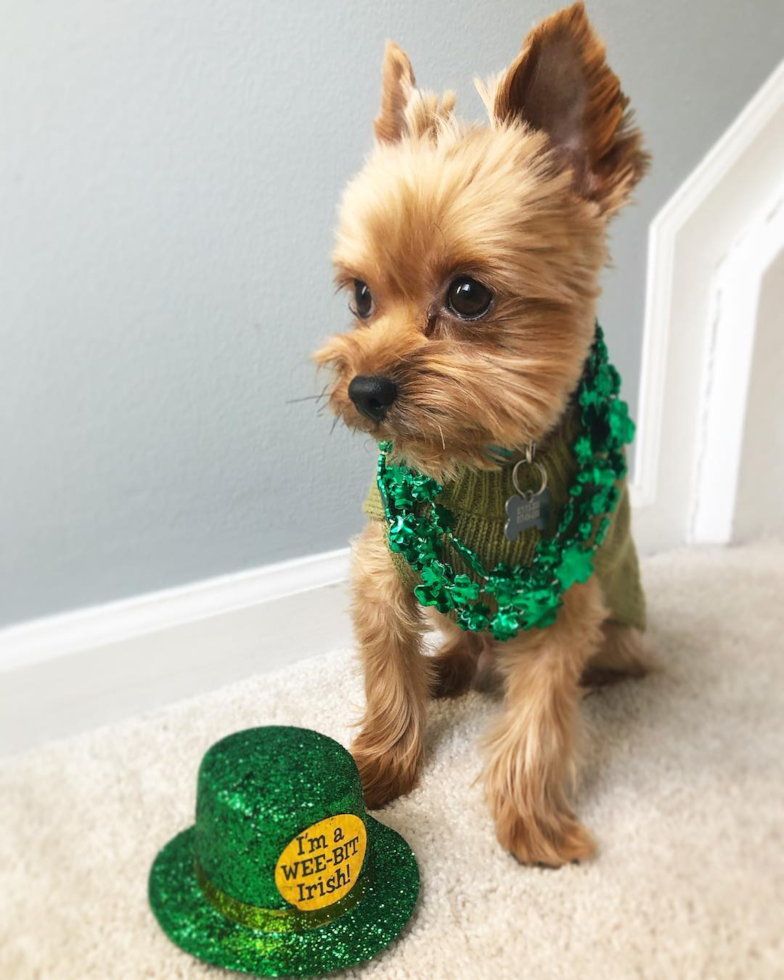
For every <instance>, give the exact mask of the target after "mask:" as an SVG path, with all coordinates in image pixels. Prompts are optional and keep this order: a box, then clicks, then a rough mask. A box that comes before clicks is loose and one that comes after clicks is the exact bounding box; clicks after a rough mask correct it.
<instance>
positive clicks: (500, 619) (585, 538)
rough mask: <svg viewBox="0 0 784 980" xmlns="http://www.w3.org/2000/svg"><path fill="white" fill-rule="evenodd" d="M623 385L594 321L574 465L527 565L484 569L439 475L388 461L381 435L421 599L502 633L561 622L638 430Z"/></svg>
mask: <svg viewBox="0 0 784 980" xmlns="http://www.w3.org/2000/svg"><path fill="white" fill-rule="evenodd" d="M620 389H621V378H620V375H619V374H618V372H617V371H616V369H615V368H614V367H613V366H612V364H610V362H609V359H608V355H607V345H606V344H605V342H604V336H603V334H602V329H601V327H600V326H599V324H598V323H597V324H596V336H595V338H594V341H593V345H592V347H591V350H590V353H589V355H588V358H587V360H586V363H585V370H584V372H583V377H582V380H581V382H580V385H579V388H578V392H577V403H578V405H579V407H580V430H581V431H580V433H579V435H578V436H577V438H576V440H575V443H574V446H573V452H574V456H575V459H576V461H577V467H578V469H577V474H576V476H575V479H574V482H573V483H572V485H571V486H570V488H569V500H568V502H567V504H566V506H565V507H564V508H563V511H562V513H561V515H560V520H559V523H558V528H557V530H556V532H555V534H554V535H553V536H552V537H550V538H546V537H544V536H543V537H541V538H540V540H539V543H538V544H537V546H536V550H535V553H534V557H533V560H532V562H531V564H530V565H527V566H526V565H516V566H514V567H512V568H510V567H509V566H508V565H505V564H503V563H499V564H497V565H495V566H494V567H493V568H492V569H490V570H487V569H485V567H484V566H483V564H482V562H481V561H480V560H479V557H478V555H477V554H476V553H475V552H474V551H473V550H472V549H471V548H469V547H468V546H467V545H466V544H465V543H464V542H463V541H461V540H460V538H459V537H457V536H456V535H455V534H454V533H453V531H452V527H453V524H454V518H453V515H452V513H451V511H449V510H448V509H447V508H446V507H444V506H443V505H442V504H439V503H438V497H439V496H440V494H441V493H442V492H443V489H444V488H443V487H442V486H441V484H440V483H438V481H437V480H434V479H431V478H430V477H428V476H425V475H424V474H422V473H418V472H417V471H416V470H412V469H409V468H408V467H406V466H400V465H394V464H392V463H390V462H389V461H388V457H389V456H390V455H391V454H392V452H393V444H392V443H391V442H388V441H387V442H381V443H379V449H380V450H381V452H380V455H379V457H378V468H377V481H378V489H379V492H380V494H381V500H382V502H383V505H384V512H385V514H386V520H387V526H388V530H387V534H388V540H389V547H390V550H391V551H394V552H397V553H398V554H400V555H401V556H402V557H403V558H404V559H405V560H406V562H407V563H408V564H409V565H410V566H411V568H412V569H414V571H416V572H418V574H419V577H420V580H421V583H420V584H419V585H417V586H416V588H415V589H414V594H415V595H416V598H417V599H418V601H419V602H420V603H421V604H422V605H423V606H434V607H435V608H436V609H437V610H438V611H439V612H442V613H452V614H453V615H454V616H455V617H456V621H457V624H458V625H459V626H460V627H462V628H463V629H465V630H471V631H472V632H475V633H481V632H484V631H489V632H491V633H492V635H493V636H494V637H495V639H496V640H509V639H511V638H512V637H514V636H517V634H518V633H519V631H520V630H528V629H532V628H533V627H537V628H538V629H543V628H544V627H546V626H549V625H550V624H551V623H553V622H555V618H556V616H557V614H558V610H559V609H560V608H561V606H562V605H563V594H564V592H566V590H567V589H569V588H571V586H572V585H573V584H574V583H575V582H587V581H588V579H589V578H590V577H591V574H592V573H593V555H594V552H595V551H596V549H597V548H598V547H599V546H600V545H601V543H602V542H603V541H604V538H605V536H606V534H607V531H608V529H609V527H610V515H611V514H612V512H613V510H614V509H615V506H616V504H617V503H618V498H619V490H618V487H617V483H618V481H619V480H621V479H623V477H624V476H625V475H626V469H627V467H626V457H625V454H624V451H623V447H624V446H625V445H626V444H627V443H630V442H631V441H632V439H633V438H634V423H633V422H632V420H631V419H630V418H629V410H628V407H627V405H626V402H624V401H623V400H622V399H621V398H620V397H619V392H620ZM446 542H448V543H449V545H451V547H452V549H454V551H455V552H456V554H457V555H458V556H459V558H460V560H461V561H462V563H463V565H464V566H465V567H464V569H463V570H462V571H457V570H455V568H454V567H453V566H452V565H451V564H450V562H449V561H448V560H447V559H446V558H445V557H444V545H445V543H446ZM490 597H492V600H494V601H492V605H494V606H496V607H497V609H496V610H495V611H494V610H493V609H491V605H490V604H489V603H491V599H490Z"/></svg>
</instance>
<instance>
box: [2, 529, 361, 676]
mask: <svg viewBox="0 0 784 980" xmlns="http://www.w3.org/2000/svg"><path fill="white" fill-rule="evenodd" d="M348 565H349V549H348V548H341V549H339V550H338V551H328V552H324V553H322V554H317V555H309V556H307V557H306V558H296V559H293V560H291V561H283V562H278V563H276V564H274V565H263V566H261V567H260V568H253V569H250V570H249V571H245V572H237V573H235V574H232V575H221V576H218V577H216V578H211V579H205V580H202V581H200V582H193V583H191V584H189V585H183V586H179V587H177V588H173V589H163V590H161V591H159V592H151V593H149V594H145V595H141V596H135V597H134V598H132V599H125V600H121V601H119V602H109V603H106V604H104V605H101V606H93V607H90V608H87V609H78V610H76V611H74V612H69V613H65V614H63V615H59V616H50V617H47V618H45V619H39V620H33V621H31V622H27V623H21V624H20V625H18V626H11V627H9V628H6V629H4V630H0V673H1V672H3V671H7V670H13V669H17V668H20V667H29V666H30V665H31V664H35V663H40V662H41V661H43V660H51V659H53V658H55V657H60V656H63V655H64V654H68V653H74V652H77V651H83V650H90V649H93V648H95V647H99V646H106V645H110V644H115V643H121V642H123V641H125V640H128V639H131V638H133V637H138V636H142V635H145V634H148V633H159V632H161V631H162V630H168V629H171V628H173V627H176V626H179V625H182V624H192V623H197V622H199V621H200V620H204V619H209V618H211V617H214V616H221V615H224V614H226V613H228V612H232V611H235V610H239V609H247V608H248V607H250V606H259V605H263V604H265V603H269V602H273V601H275V600H279V599H282V598H284V597H286V596H290V595H295V594H297V593H300V592H308V591H312V590H313V589H320V588H323V587H324V586H327V585H332V584H334V583H338V582H344V581H345V580H346V579H347V578H348Z"/></svg>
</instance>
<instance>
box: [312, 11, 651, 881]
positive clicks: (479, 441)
mask: <svg viewBox="0 0 784 980" xmlns="http://www.w3.org/2000/svg"><path fill="white" fill-rule="evenodd" d="M604 54H605V52H604V46H603V44H602V42H601V41H600V40H599V39H598V38H597V37H596V35H595V34H594V33H593V31H592V29H591V27H590V25H589V23H588V20H587V18H586V15H585V11H584V9H583V6H582V4H575V5H574V6H573V7H571V8H569V9H568V10H565V11H562V12H561V13H559V14H556V15H555V16H554V17H551V18H550V19H549V20H547V21H545V22H544V23H543V24H541V25H540V26H539V27H538V28H536V29H535V30H534V31H532V32H531V34H530V35H529V37H528V38H527V39H526V41H525V43H524V45H523V49H522V52H521V53H520V55H519V56H518V57H517V59H516V60H515V61H514V62H513V64H512V65H511V67H510V68H509V69H508V70H507V71H506V72H502V73H500V74H499V75H498V76H496V78H494V79H492V80H491V81H489V82H488V83H487V84H486V85H484V86H479V87H480V93H481V94H482V97H483V99H484V101H485V104H486V106H487V107H488V110H489V112H490V125H489V126H488V127H485V128H482V127H480V126H477V125H468V124H465V123H463V122H461V121H460V120H458V119H457V118H456V116H455V115H454V111H453V110H454V95H453V94H452V93H450V92H447V93H445V94H444V95H443V96H441V97H438V96H436V95H433V94H430V93H424V92H420V91H418V90H417V89H416V88H415V82H414V73H413V70H412V68H411V65H410V63H409V61H408V58H407V57H406V55H405V54H404V53H403V52H402V51H401V50H400V48H398V47H397V46H396V45H393V44H389V45H388V46H387V50H386V53H385V57H384V66H383V88H382V99H381V109H380V112H379V115H378V117H377V119H376V121H375V132H376V143H375V146H374V148H373V150H372V152H371V153H370V155H369V157H368V159H367V161H366V163H365V166H364V167H363V169H362V170H361V171H360V173H359V174H358V175H357V176H356V177H355V178H354V179H353V180H352V181H351V182H350V183H349V185H348V187H347V188H346V191H345V193H344V196H343V201H342V204H341V208H340V219H339V226H338V232H337V241H336V245H335V251H334V263H335V270H336V279H337V282H338V285H339V286H341V287H346V288H347V290H348V291H349V293H351V292H352V291H353V288H354V280H361V281H362V282H364V283H366V284H367V286H368V288H369V290H370V293H371V295H372V299H373V307H372V311H371V312H370V315H369V316H368V317H367V318H366V319H362V320H360V319H358V320H357V322H356V324H355V326H354V329H353V330H350V331H349V332H347V333H343V334H338V335H335V336H333V337H332V338H331V339H330V340H329V341H328V342H327V343H326V344H325V345H324V346H323V347H322V348H321V350H320V351H318V352H317V353H316V354H315V355H314V356H315V359H316V361H317V362H318V363H319V364H320V365H324V366H327V367H329V368H331V370H332V372H333V378H334V383H333V384H332V386H331V389H330V392H329V405H330V408H331V409H332V411H333V412H334V413H335V414H336V415H337V416H338V417H340V418H342V419H343V421H344V422H345V423H346V424H347V425H348V426H350V427H351V428H354V429H358V430H361V431H365V432H370V433H372V434H373V436H374V437H375V438H378V439H381V438H388V439H392V440H394V444H395V452H396V454H398V456H400V457H402V458H403V459H404V460H405V461H406V462H408V463H409V464H410V465H412V466H414V467H416V468H417V469H419V470H421V471H423V472H425V473H428V474H430V475H432V476H436V477H440V478H451V477H454V476H456V475H457V474H458V473H459V472H460V470H461V468H463V467H474V468H492V467H493V466H495V465H496V464H494V463H492V462H491V461H490V459H489V458H488V456H487V455H486V449H487V446H488V445H491V444H492V445H503V446H509V447H520V446H522V445H524V444H526V443H530V442H538V441H540V440H541V439H543V438H544V437H546V435H547V434H548V433H549V432H550V431H551V430H553V429H554V428H555V427H556V426H557V425H558V424H559V422H560V420H561V418H562V416H563V414H564V411H565V409H566V406H567V404H568V401H569V398H570V396H571V394H572V392H573V391H574V389H575V387H576V385H577V383H578V381H579V378H580V375H581V372H582V368H583V363H584V361H585V357H586V354H587V351H588V349H589V346H590V343H591V340H592V338H593V329H594V326H593V325H594V314H595V303H596V298H597V295H598V292H599V288H598V276H599V272H600V270H601V268H602V265H603V264H604V262H605V259H606V224H607V220H608V217H609V216H610V215H612V214H614V213H615V212H616V211H617V210H618V209H619V208H620V207H621V206H622V205H623V204H624V203H625V202H626V201H627V200H628V197H629V194H630V193H631V191H632V189H633V187H634V185H635V184H636V182H637V181H638V180H639V178H640V177H641V175H642V173H643V172H644V170H645V167H646V164H647V156H646V155H645V153H644V152H643V151H642V149H641V145H640V143H641V140H640V134H639V132H638V131H637V130H636V129H635V128H634V127H633V125H632V121H631V116H630V115H629V112H628V108H627V99H626V98H625V96H624V95H623V94H622V93H621V90H620V87H619V85H618V80H617V78H616V77H615V75H614V74H613V73H612V71H611V70H610V69H609V67H608V66H607V64H606V62H605V59H604ZM457 275H470V276H472V277H474V278H476V279H478V280H479V281H480V282H481V283H483V284H484V285H485V286H486V287H487V288H488V289H489V290H490V291H491V292H492V294H493V305H492V306H491V308H490V309H489V311H488V312H487V313H486V315H484V316H483V317H482V319H481V320H478V321H466V320H461V319H460V318H459V317H457V316H455V315H454V314H453V313H452V312H451V311H450V310H449V309H448V304H447V303H446V295H447V292H448V288H449V285H450V283H451V282H452V280H453V279H454V277H455V276H457ZM356 375H382V376H385V377H388V378H390V379H391V380H393V381H394V382H395V384H396V386H397V393H398V394H397V398H396V400H395V401H394V403H393V404H392V405H391V406H390V407H389V410H388V411H387V414H386V416H385V417H384V419H383V420H382V421H381V422H380V423H376V422H370V421H369V420H368V419H367V418H365V417H364V416H362V415H361V414H359V412H358V411H357V409H356V408H355V406H354V404H353V403H352V401H351V399H350V398H349V396H348V386H349V384H350V382H351V380H352V379H353V378H354V377H355V376H356ZM353 615H354V623H355V630H356V639H357V644H358V646H359V648H360V651H361V656H362V661H363V666H364V671H365V687H366V693H367V708H366V711H365V716H364V719H363V721H362V725H361V732H360V734H359V736H358V738H357V739H356V741H355V743H354V746H353V753H354V756H355V758H356V760H357V763H358V765H359V769H360V773H361V775H362V780H363V784H364V787H365V793H366V798H367V802H368V805H369V806H380V805H382V804H383V803H385V802H386V801H388V800H390V799H392V798H394V797H395V796H397V795H399V794H400V793H405V792H407V791H408V790H409V789H410V788H411V787H412V786H413V785H414V783H415V781H416V778H417V773H418V769H419V766H420V763H421V758H422V737H423V728H424V723H425V705H426V701H427V698H428V695H433V696H453V695H456V694H459V693H461V692H462V691H464V690H466V689H467V687H468V686H469V685H470V684H471V683H472V681H474V680H475V679H476V674H477V662H478V661H479V662H482V663H483V664H484V667H480V673H482V674H487V675H489V674H490V673H491V671H490V670H489V669H486V668H487V663H488V660H490V659H491V660H492V661H493V667H494V671H495V673H496V674H498V675H500V676H501V678H502V680H503V684H504V689H505V703H504V708H503V711H502V713H501V715H500V717H499V719H498V722H497V723H496V725H495V726H494V727H493V729H492V731H491V733H490V734H489V736H488V738H487V745H486V748H487V755H488V761H487V768H486V773H485V785H486V790H487V797H488V801H489V804H490V808H491V810H492V812H493V814H494V816H495V820H496V828H497V833H498V838H499V840H500V841H501V843H502V844H503V845H504V846H505V847H507V848H508V849H509V850H510V851H512V853H513V854H515V855H516V856H517V857H518V858H519V859H520V860H521V861H525V862H541V863H545V864H548V865H558V864H562V863H563V862H564V861H569V860H574V859H579V858H584V857H587V856H588V855H589V854H590V853H591V852H592V850H593V844H592V841H591V838H590V836H589V835H588V833H587V832H586V831H585V830H584V829H583V828H582V827H581V826H580V825H579V824H578V823H577V821H576V819H575V817H574V815H573V814H572V811H571V808H570V803H569V786H570V782H571V778H572V775H573V770H574V743H575V732H576V726H577V708H578V703H579V697H580V695H579V690H578V685H579V682H580V678H581V676H582V675H583V674H584V672H586V670H587V669H588V668H589V667H590V668H591V669H594V668H595V669H602V670H605V671H606V670H608V669H609V670H612V671H616V672H618V671H621V672H626V673H632V674H634V673H640V672H642V670H643V665H644V663H646V661H645V658H644V656H643V653H642V648H641V646H640V643H639V637H638V636H635V635H633V633H632V632H629V631H626V632H625V633H624V632H623V631H622V630H621V628H615V627H614V626H613V625H610V624H603V621H604V620H605V619H606V612H605V609H604V603H603V599H602V595H601V591H600V587H599V585H598V582H597V581H596V580H595V579H592V580H590V581H589V583H587V584H586V585H585V586H574V587H573V588H572V589H570V590H569V592H568V593H567V594H566V596H565V605H564V608H563V609H562V610H561V612H560V613H559V617H558V620H557V622H556V623H555V624H554V625H552V626H550V627H548V628H547V629H545V630H531V631H530V632H525V633H523V634H521V635H520V636H519V637H518V638H517V639H515V640H513V641H509V642H507V643H505V644H499V643H495V642H493V641H492V640H489V639H488V638H487V636H486V635H483V636H482V637H477V636H474V635H472V634H463V633H461V632H460V631H458V630H457V628H456V627H455V626H453V625H452V624H451V623H450V622H448V621H445V622H444V630H445V632H446V642H445V645H444V647H443V648H442V650H441V651H440V653H439V654H438V655H437V656H436V657H435V658H433V659H431V658H428V657H425V656H424V655H423V654H422V652H421V637H422V632H423V629H424V620H423V617H422V611H421V609H420V607H419V606H418V604H417V602H416V600H415V598H414V596H413V595H412V594H411V592H410V591H408V590H407V589H405V588H404V586H403V584H402V581H401V579H400V577H399V576H398V573H397V571H396V569H395V568H394V566H393V564H392V561H391V558H390V554H389V552H388V550H387V547H386V544H385V541H384V533H383V528H382V526H381V525H371V526H370V527H368V528H367V529H366V530H365V532H364V534H363V535H362V537H361V538H360V540H359V542H358V544H357V546H356V549H355V562H354V604H353Z"/></svg>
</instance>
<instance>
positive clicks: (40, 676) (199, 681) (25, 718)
mask: <svg viewBox="0 0 784 980" xmlns="http://www.w3.org/2000/svg"><path fill="white" fill-rule="evenodd" d="M348 563H349V552H348V549H343V550H340V551H333V552H329V553H327V554H321V555H313V556H311V557H308V558H304V559H298V560H295V561H290V562H281V563H279V564H276V565H268V566H265V567H263V568H259V569H254V570H252V571H249V572H242V573H240V574H237V575H228V576H221V577H219V578H214V579H209V580H207V581H203V582H196V583H194V584H192V585H189V586H183V587H181V588H177V589H168V590H165V591H162V592H156V593H153V594H151V595H145V596H140V597H138V598H135V599H130V600H127V601H124V602H113V603H108V604H107V605H104V606H98V607H96V608H93V609H84V610H79V611H76V612H73V613H68V614H66V615H63V616H54V617H51V618H48V619H44V620H40V621H37V622H32V623H27V624H23V625H21V626H16V627H12V628H10V629H6V630H3V631H2V632H0V754H9V753H14V752H20V751H23V750H25V749H29V748H32V747H34V746H36V745H38V744H40V743H41V742H43V741H46V740H48V739H51V738H58V737H63V736H67V735H72V734H75V733H77V732H79V731H84V730H86V729H89V728H94V727H96V726H98V725H103V724H110V723H112V722H115V721H118V720H120V719H122V718H124V717H126V716H129V715H133V714H138V713H139V712H142V711H146V710H149V709H152V708H156V707H159V706H161V705H164V704H168V703H170V702H172V701H177V700H180V699H182V698H187V697H192V696H194V695H197V694H201V693H204V692H206V691H209V690H213V689H214V688H216V687H221V686H223V685H225V684H230V683H232V682H234V681H237V680H242V679H244V678H246V677H249V676H252V675H254V674H260V673H265V672H268V671H270V670H274V669H277V668H280V667H284V666H286V665H287V664H289V663H292V662H294V661H295V660H301V659H303V658H306V657H311V656H314V655H316V654H320V653H324V652H326V651H328V650H336V649H339V648H341V647H347V646H349V645H350V644H351V626H350V621H349V617H348V612H347V605H348V602H347V590H346V588H345V581H346V579H347V577H348Z"/></svg>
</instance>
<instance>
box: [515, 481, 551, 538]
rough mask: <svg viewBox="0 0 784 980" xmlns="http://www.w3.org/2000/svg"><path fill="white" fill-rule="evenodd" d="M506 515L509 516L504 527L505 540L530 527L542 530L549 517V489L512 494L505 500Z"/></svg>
mask: <svg viewBox="0 0 784 980" xmlns="http://www.w3.org/2000/svg"><path fill="white" fill-rule="evenodd" d="M506 516H507V517H508V518H509V520H508V521H507V522H506V526H505V527H504V534H505V535H506V539H507V541H514V540H515V538H517V537H518V535H520V534H522V533H523V531H527V530H528V529H529V528H531V527H535V528H538V529H539V530H540V531H544V530H545V528H546V527H547V523H548V520H549V517H550V491H549V490H548V489H546V488H545V489H544V490H542V492H541V493H537V494H533V493H526V494H522V495H520V494H517V493H516V494H514V496H512V497H510V498H509V499H508V500H507V502H506Z"/></svg>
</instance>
